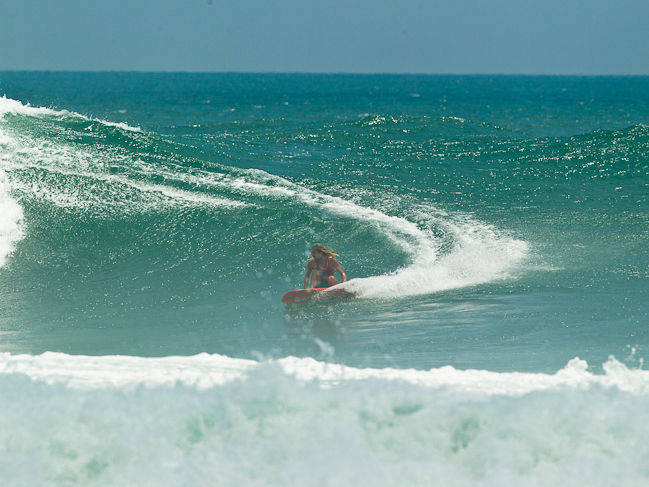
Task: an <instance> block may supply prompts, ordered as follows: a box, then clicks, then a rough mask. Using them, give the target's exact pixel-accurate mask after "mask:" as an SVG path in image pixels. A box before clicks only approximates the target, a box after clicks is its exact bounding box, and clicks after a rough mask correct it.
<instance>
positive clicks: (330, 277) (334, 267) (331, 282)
mask: <svg viewBox="0 0 649 487" xmlns="http://www.w3.org/2000/svg"><path fill="white" fill-rule="evenodd" d="M311 255H312V256H313V257H312V258H311V259H309V263H308V264H307V266H306V275H305V276H304V289H307V287H308V285H309V276H311V289H314V288H318V287H329V286H335V285H336V284H338V279H336V277H335V275H334V271H338V274H340V277H341V279H342V282H345V281H347V275H346V274H345V271H343V268H342V267H341V266H340V264H339V263H338V261H337V260H336V256H337V255H338V254H336V253H334V251H333V250H332V249H326V248H325V246H324V245H322V244H315V245H314V246H313V247H311Z"/></svg>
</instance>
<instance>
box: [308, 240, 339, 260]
mask: <svg viewBox="0 0 649 487" xmlns="http://www.w3.org/2000/svg"><path fill="white" fill-rule="evenodd" d="M316 253H319V254H321V256H322V255H326V256H327V257H335V256H337V255H338V254H337V253H335V252H334V251H333V249H327V248H325V246H324V245H322V244H319V243H317V244H315V245H314V246H313V247H311V255H312V256H313V257H316Z"/></svg>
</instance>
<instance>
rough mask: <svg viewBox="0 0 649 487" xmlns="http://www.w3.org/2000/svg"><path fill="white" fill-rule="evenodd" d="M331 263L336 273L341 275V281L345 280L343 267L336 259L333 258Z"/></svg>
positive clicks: (345, 275)
mask: <svg viewBox="0 0 649 487" xmlns="http://www.w3.org/2000/svg"><path fill="white" fill-rule="evenodd" d="M332 264H333V267H334V269H336V270H337V271H338V274H340V277H341V279H342V280H343V281H342V282H345V281H347V274H345V271H344V270H343V268H342V267H341V266H340V264H339V263H338V261H337V260H336V259H333V262H332Z"/></svg>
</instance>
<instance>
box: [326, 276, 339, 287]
mask: <svg viewBox="0 0 649 487" xmlns="http://www.w3.org/2000/svg"><path fill="white" fill-rule="evenodd" d="M327 282H328V283H329V285H330V286H335V285H336V284H338V279H336V278H335V277H334V276H329V278H328V279H327Z"/></svg>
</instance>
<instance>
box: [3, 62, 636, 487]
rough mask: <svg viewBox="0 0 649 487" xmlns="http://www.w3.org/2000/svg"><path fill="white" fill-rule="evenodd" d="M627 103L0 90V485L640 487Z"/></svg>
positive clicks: (385, 80)
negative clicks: (309, 291)
mask: <svg viewBox="0 0 649 487" xmlns="http://www.w3.org/2000/svg"><path fill="white" fill-rule="evenodd" d="M648 84H649V83H648V81H647V79H645V78H610V77H607V78H533V77H452V76H447V77H445V76H317V75H309V76H306V75H239V74H223V75H218V74H214V75H208V74H139V73H112V74H111V73H103V74H99V73H97V74H90V73H0V96H2V98H0V336H1V337H2V340H0V422H1V424H2V425H3V427H2V428H0V453H1V454H0V479H2V481H3V485H4V484H5V483H6V482H5V481H7V480H8V479H11V481H12V482H14V484H15V485H36V484H38V485H56V486H58V485H84V486H85V485H116V484H125V485H129V484H136V485H149V484H150V485H179V484H183V483H191V484H206V483H223V484H244V485H359V484H365V483H369V482H368V480H369V481H370V482H371V483H372V484H375V485H379V486H381V485H404V484H407V485H431V484H436V483H443V484H444V485H508V484H520V483H524V484H530V485H575V484H584V483H587V484H589V485H595V486H597V485H610V484H611V483H624V484H625V485H646V483H647V477H648V476H649V473H648V472H647V470H646V469H645V468H644V467H642V465H644V463H646V462H644V461H643V459H644V458H645V457H646V456H647V453H646V451H645V450H646V448H644V447H643V446H642V445H643V444H644V443H643V441H642V438H644V436H646V435H645V429H646V427H645V426H644V425H645V424H646V423H647V422H646V421H645V416H646V415H647V411H649V409H648V408H647V392H648V388H647V384H649V382H648V381H647V377H646V373H645V372H644V371H643V370H642V368H643V365H644V357H645V354H646V350H647V348H646V347H647V345H646V344H647V342H648V338H649V336H648V335H647V327H646V324H647V317H648V316H649V305H648V304H647V300H646V296H647V293H649V285H648V284H647V283H649V280H648V279H647V278H648V277H649V271H648V269H649V250H647V249H649V232H648V231H647V229H648V228H649V205H648V201H647V198H648V195H649V192H648V191H647V189H648V188H649V177H648V174H649V162H648V160H649V159H648V158H647V154H648V153H649V128H648V125H649V98H647V96H648V95H647V93H649V89H648V88H649V86H648ZM316 242H321V243H323V244H325V245H326V246H327V247H333V248H334V249H336V251H337V252H338V253H339V254H340V256H339V261H340V262H341V264H342V266H343V268H344V269H345V271H346V273H347V275H348V276H349V278H350V279H349V281H348V282H346V283H344V284H342V286H343V287H345V288H347V289H348V290H350V291H353V292H355V293H357V294H359V296H358V297H357V298H354V299H350V300H340V301H327V302H315V303H306V304H302V305H296V306H284V305H283V304H282V303H281V297H282V295H283V294H284V293H285V292H287V291H289V290H291V289H295V288H299V287H301V286H302V280H303V276H304V272H305V268H306V262H307V259H308V258H309V256H310V249H311V246H312V245H313V244H314V243H316ZM42 404H47V405H48V407H47V409H46V410H43V408H42ZM613 479H614V480H613ZM8 485H10V484H8Z"/></svg>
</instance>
